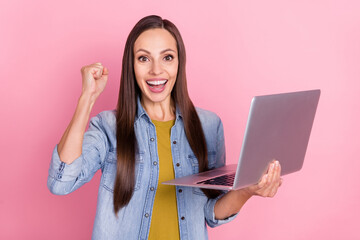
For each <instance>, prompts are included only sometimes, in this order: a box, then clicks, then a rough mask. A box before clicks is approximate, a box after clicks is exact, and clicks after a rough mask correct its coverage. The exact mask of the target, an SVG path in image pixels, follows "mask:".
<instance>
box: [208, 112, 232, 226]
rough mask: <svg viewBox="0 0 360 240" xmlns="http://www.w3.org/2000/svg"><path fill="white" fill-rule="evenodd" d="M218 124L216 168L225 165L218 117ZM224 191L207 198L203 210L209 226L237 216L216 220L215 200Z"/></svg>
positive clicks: (222, 133) (218, 224) (220, 223)
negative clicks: (216, 195) (215, 196)
mask: <svg viewBox="0 0 360 240" xmlns="http://www.w3.org/2000/svg"><path fill="white" fill-rule="evenodd" d="M218 120H219V121H218V125H217V141H216V148H217V151H216V168H219V167H223V166H224V165H225V159H226V156H225V139H224V128H223V124H222V122H221V120H220V118H219V119H218ZM225 193H226V192H225V191H224V193H223V194H221V195H220V196H218V197H217V198H213V199H208V201H207V203H206V204H205V206H204V211H205V213H204V214H205V220H206V222H207V224H208V225H209V226H210V227H217V226H220V225H222V224H224V223H228V222H230V221H232V220H233V219H235V217H236V216H237V214H235V215H232V216H230V217H228V218H226V219H223V220H218V219H216V218H215V212H214V207H215V204H216V202H217V201H218V200H219V199H220V198H221V197H222V196H224V195H225Z"/></svg>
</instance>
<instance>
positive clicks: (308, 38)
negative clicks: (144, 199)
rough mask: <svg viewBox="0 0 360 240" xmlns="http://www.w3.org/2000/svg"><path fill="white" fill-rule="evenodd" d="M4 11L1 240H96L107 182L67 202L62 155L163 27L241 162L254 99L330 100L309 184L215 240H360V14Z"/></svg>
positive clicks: (359, 8)
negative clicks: (92, 73) (84, 80)
mask: <svg viewBox="0 0 360 240" xmlns="http://www.w3.org/2000/svg"><path fill="white" fill-rule="evenodd" d="M218 2H219V1H209V0H207V1H183V2H180V1H169V0H159V1H143V2H138V1H126V2H125V1H92V0H86V1H85V0H83V1H61V2H60V1H59V2H55V1H45V0H34V1H21V0H16V1H4V0H2V1H1V2H0V66H1V72H0V78H1V88H0V103H1V124H0V127H1V129H0V130H1V131H0V134H1V140H0V148H1V155H2V157H1V166H0V182H1V191H0V194H1V196H0V239H90V236H91V231H92V226H93V221H94V216H95V207H96V198H97V190H98V186H99V180H100V172H98V173H97V174H96V176H95V177H94V179H93V180H92V181H91V182H90V183H88V184H86V185H85V186H83V187H82V188H80V189H79V190H77V191H75V192H74V193H72V194H70V195H67V196H55V195H52V194H51V193H50V192H49V191H48V189H47V187H46V179H47V171H48V166H49V162H50V157H51V152H52V150H53V147H54V145H55V144H56V143H57V142H58V141H59V139H60V137H61V135H62V133H63V131H64V130H65V128H66V126H67V124H68V122H69V120H70V118H71V116H72V114H73V110H74V108H75V106H76V102H77V99H78V97H79V94H80V91H81V77H80V68H81V66H83V65H85V64H89V63H93V62H97V61H100V62H102V63H103V64H104V65H105V66H107V67H108V68H109V69H110V77H109V82H108V86H107V88H106V89H105V91H104V93H103V94H102V96H101V97H100V98H99V100H98V102H97V103H96V105H95V107H94V110H93V115H95V114H96V113H98V112H100V111H102V110H106V109H112V108H114V107H115V104H116V99H117V94H118V86H119V77H120V70H121V69H120V66H121V59H122V51H123V48H124V42H125V39H126V37H127V34H128V33H129V31H130V30H131V28H132V27H133V25H134V24H135V23H136V22H137V21H138V20H139V19H140V18H141V17H143V16H145V15H148V14H159V15H161V16H163V17H165V18H169V19H170V20H172V21H173V22H174V23H175V24H176V25H177V26H178V28H179V29H180V31H181V33H182V35H183V38H184V41H185V44H186V47H187V54H188V65H187V70H188V79H189V89H190V95H191V97H192V99H193V101H194V103H195V104H196V105H197V106H200V107H203V108H206V109H209V110H212V111H214V112H216V113H218V114H219V115H220V117H221V118H222V120H223V123H224V127H225V135H226V142H227V156H228V162H229V163H235V162H236V161H237V159H238V155H239V150H240V146H241V142H242V137H243V132H244V127H245V123H246V118H247V113H248V108H249V104H250V100H251V97H252V96H254V95H259V94H268V93H278V92H287V91H296V90H306V89H313V88H320V89H321V90H322V95H321V99H320V103H319V108H318V112H317V115H316V119H315V124H314V127H313V131H312V135H311V138H310V142H309V147H308V151H307V155H306V159H305V164H304V167H303V169H302V171H300V172H297V173H295V174H292V175H289V176H285V177H284V184H283V186H282V187H281V189H280V191H279V192H278V194H277V196H276V197H275V198H272V199H263V198H260V197H254V198H253V199H251V200H250V201H249V202H248V203H247V204H246V205H245V206H244V208H243V209H242V210H241V214H240V215H239V216H238V217H237V219H236V220H235V221H233V222H231V223H229V224H226V225H224V226H221V227H218V228H216V229H210V230H209V231H210V233H209V235H210V239H360V232H359V229H358V228H359V220H358V219H359V215H360V204H359V200H360V188H359V181H360V177H359V169H360V160H359V149H360V144H359V143H360V140H359V136H360V127H359V120H360V96H359V90H360V81H359V80H360V79H359V77H360V68H359V64H360V14H359V12H360V4H359V1H355V0H354V1H343V0H338V1H326V0H324V1H318V0H306V1H288V0H273V1H266V0H261V1H260V0H258V1H235V0H234V1H221V3H218Z"/></svg>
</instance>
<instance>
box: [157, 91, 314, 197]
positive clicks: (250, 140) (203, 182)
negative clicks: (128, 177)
mask: <svg viewBox="0 0 360 240" xmlns="http://www.w3.org/2000/svg"><path fill="white" fill-rule="evenodd" d="M319 98H320V90H319V89H315V90H309V91H301V92H290V93H281V94H272V95H264V96H256V97H254V98H253V99H252V101H251V106H250V111H249V116H248V120H247V124H246V129H245V135H244V139H243V145H242V148H241V152H240V157H239V161H238V164H230V165H225V166H224V167H221V168H216V169H213V170H209V171H205V172H202V173H198V174H194V175H189V176H186V177H181V178H176V179H173V180H170V181H166V182H162V183H163V184H168V185H178V186H188V187H198V188H208V189H218V190H236V189H240V188H244V187H247V186H249V185H252V184H256V183H258V182H259V180H260V179H261V176H262V175H263V174H264V173H265V172H266V171H267V168H268V165H269V163H270V162H271V161H273V160H275V159H276V160H278V161H279V162H280V165H281V175H282V176H283V175H286V174H289V173H293V172H296V171H299V170H300V169H301V168H302V166H303V163H304V158H305V153H306V149H307V146H308V142H309V137H310V132H311V128H312V126H313V121H314V117H315V112H316V108H317V105H318V102H319Z"/></svg>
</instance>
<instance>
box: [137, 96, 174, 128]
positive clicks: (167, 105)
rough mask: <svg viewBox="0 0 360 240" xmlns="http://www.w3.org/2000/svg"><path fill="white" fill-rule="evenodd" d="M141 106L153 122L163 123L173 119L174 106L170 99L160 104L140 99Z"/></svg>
mask: <svg viewBox="0 0 360 240" xmlns="http://www.w3.org/2000/svg"><path fill="white" fill-rule="evenodd" d="M141 104H142V106H143V107H144V109H145V111H146V112H147V114H148V115H149V117H150V118H151V119H153V120H156V121H163V122H164V121H170V120H174V119H175V104H174V102H173V100H172V99H171V98H169V99H167V100H165V101H162V102H151V101H146V100H144V98H142V99H141Z"/></svg>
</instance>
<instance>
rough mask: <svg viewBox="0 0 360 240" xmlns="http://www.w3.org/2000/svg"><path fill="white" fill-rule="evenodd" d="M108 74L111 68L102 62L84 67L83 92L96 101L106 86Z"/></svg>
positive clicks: (82, 70)
mask: <svg viewBox="0 0 360 240" xmlns="http://www.w3.org/2000/svg"><path fill="white" fill-rule="evenodd" d="M108 74H109V70H108V69H107V68H106V67H104V66H103V65H102V64H101V63H93V64H90V65H87V66H84V67H82V68H81V76H82V94H88V95H89V96H90V97H91V98H92V99H93V100H94V101H95V100H96V99H97V98H98V97H99V95H100V94H101V93H102V91H103V90H104V88H105V86H106V82H107V80H108Z"/></svg>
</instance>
